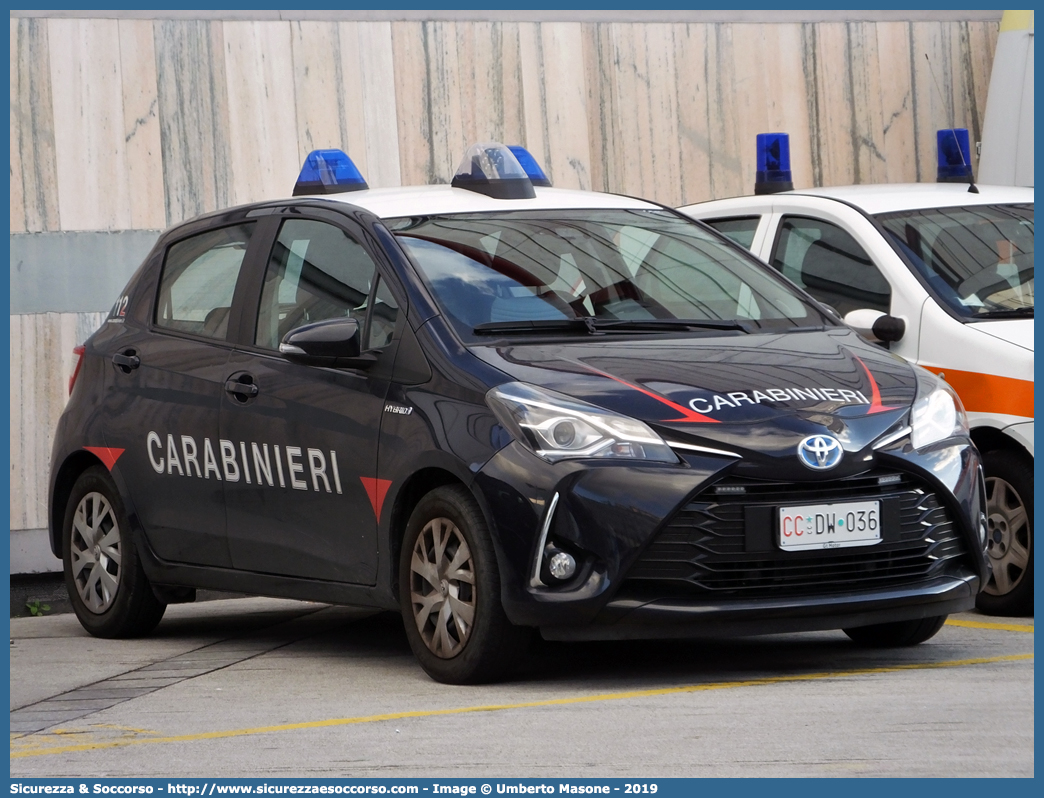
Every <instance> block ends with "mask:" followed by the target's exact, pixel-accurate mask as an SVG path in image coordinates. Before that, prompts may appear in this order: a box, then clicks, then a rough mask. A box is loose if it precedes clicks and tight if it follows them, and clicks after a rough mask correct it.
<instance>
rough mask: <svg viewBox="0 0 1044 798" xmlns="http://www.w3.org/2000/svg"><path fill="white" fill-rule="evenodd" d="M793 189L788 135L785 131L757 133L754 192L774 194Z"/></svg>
mask: <svg viewBox="0 0 1044 798" xmlns="http://www.w3.org/2000/svg"><path fill="white" fill-rule="evenodd" d="M793 189H794V180H793V178H792V177H791V174H790V136H789V135H787V134H786V133H758V169H757V174H756V175H755V177H754V193H755V194H775V193H776V192H778V191H793Z"/></svg>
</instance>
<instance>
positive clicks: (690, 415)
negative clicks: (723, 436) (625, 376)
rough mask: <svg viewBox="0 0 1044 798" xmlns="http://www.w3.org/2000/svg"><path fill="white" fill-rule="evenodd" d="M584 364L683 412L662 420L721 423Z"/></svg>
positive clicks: (653, 392) (599, 373) (665, 421)
mask: <svg viewBox="0 0 1044 798" xmlns="http://www.w3.org/2000/svg"><path fill="white" fill-rule="evenodd" d="M582 365H583V366H584V368H586V369H588V370H589V371H593V372H594V373H595V374H598V375H600V376H602V377H608V378H609V379H611V380H615V381H616V382H618V383H620V384H621V385H626V386H627V387H628V388H634V389H635V390H636V391H641V392H642V393H644V394H645V395H646V396H648V397H651V398H652V399H655V400H656V401H657V402H659V403H660V404H664V405H667V407H669V408H671V409H672V410H676V411H678V412H679V413H681V418H664V419H660V421H661V422H664V423H672V422H678V421H688V422H695V423H698V424H720V423H721V422H720V421H718V419H716V418H711V417H710V416H705V415H703V414H702V413H697V412H696V411H695V410H693V409H692V408H689V407H683V406H682V405H679V404H677V403H675V402H672V401H671V400H670V399H668V398H667V397H666V396H660V394H658V393H656V392H655V391H650V390H649V389H648V388H643V387H642V386H641V385H635V384H634V383H633V382H627V380H621V379H620V378H619V377H614V376H613V375H612V374H609V373H607V372H604V371H599V370H598V369H596V368H592V367H591V366H588V365H587V364H586V363H584V364H582Z"/></svg>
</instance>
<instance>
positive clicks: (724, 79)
mask: <svg viewBox="0 0 1044 798" xmlns="http://www.w3.org/2000/svg"><path fill="white" fill-rule="evenodd" d="M708 27H709V30H708V37H707V85H708V86H709V87H710V90H709V92H708V94H709V96H708V103H707V117H708V125H707V130H708V135H709V139H710V150H709V152H708V157H709V159H710V174H709V176H708V177H709V180H708V183H709V195H710V196H711V197H712V198H718V197H735V196H738V195H740V194H748V193H750V188H749V186H744V185H743V165H744V162H745V161H746V163H750V157H749V156H748V157H747V158H746V159H744V158H743V157H742V155H741V154H742V153H743V152H744V150H743V147H742V145H743V144H744V143H746V144H747V148H748V149H747V150H746V151H747V152H749V151H750V150H749V147H750V143H749V136H748V137H747V138H744V137H743V136H741V132H742V131H740V130H739V128H738V126H737V121H738V115H737V110H736V103H735V102H734V98H735V92H734V87H735V85H736V70H735V64H736V52H735V47H734V43H733V27H734V26H733V25H731V24H715V25H710V26H708ZM741 57H742V56H741ZM758 132H765V131H758Z"/></svg>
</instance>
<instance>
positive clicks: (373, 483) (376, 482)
mask: <svg viewBox="0 0 1044 798" xmlns="http://www.w3.org/2000/svg"><path fill="white" fill-rule="evenodd" d="M359 481H360V482H361V483H362V484H363V487H364V488H366V495H367V496H369V497H370V506H372V507H373V514H374V515H375V516H377V523H378V524H379V523H380V522H381V507H382V506H384V497H385V496H387V495H388V488H390V487H391V484H392V483H391V480H390V479H371V478H370V477H359Z"/></svg>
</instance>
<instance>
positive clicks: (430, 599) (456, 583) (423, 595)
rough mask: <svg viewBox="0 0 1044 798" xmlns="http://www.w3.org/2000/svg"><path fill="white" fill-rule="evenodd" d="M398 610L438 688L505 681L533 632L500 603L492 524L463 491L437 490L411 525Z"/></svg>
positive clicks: (402, 561)
mask: <svg viewBox="0 0 1044 798" xmlns="http://www.w3.org/2000/svg"><path fill="white" fill-rule="evenodd" d="M399 604H400V606H401V608H402V617H403V623H404V624H405V626H406V636H407V638H409V641H410V647H411V648H412V649H413V653H414V655H415V656H416V657H417V660H418V661H419V662H420V664H421V667H422V668H424V670H425V672H426V673H427V674H428V675H429V676H430V677H431V678H433V679H435V681H438V682H444V683H446V684H479V683H482V682H491V681H494V680H497V679H500V678H503V677H504V676H506V675H507V674H508V673H509V671H510V670H511V668H512V667H513V666H514V665H516V664H517V663H518V661H519V660H520V659H521V657H522V655H523V654H524V652H525V648H526V645H527V643H528V640H529V630H528V629H524V628H520V627H517V626H513V625H512V624H511V622H510V621H509V620H508V619H507V616H506V615H505V614H504V608H503V606H502V605H501V603H500V572H499V569H498V568H497V560H496V555H495V553H494V551H493V542H492V540H491V538H490V535H489V529H488V527H487V526H486V521H485V518H484V517H483V515H482V512H481V511H480V510H479V508H478V506H477V505H476V503H475V500H474V499H473V498H472V496H471V494H470V493H468V491H467V490H466V489H464V488H463V487H462V486H457V485H449V486H444V487H441V488H437V489H436V490H433V491H432V492H431V493H429V494H427V495H426V496H425V497H424V498H423V499H421V500H420V502H419V503H418V504H417V507H416V509H414V511H413V514H412V515H411V516H410V520H409V523H408V524H407V526H406V537H405V539H404V540H403V544H402V555H401V558H400V564H399Z"/></svg>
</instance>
